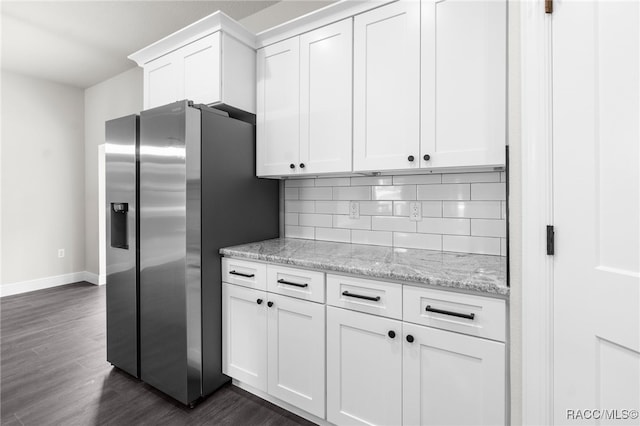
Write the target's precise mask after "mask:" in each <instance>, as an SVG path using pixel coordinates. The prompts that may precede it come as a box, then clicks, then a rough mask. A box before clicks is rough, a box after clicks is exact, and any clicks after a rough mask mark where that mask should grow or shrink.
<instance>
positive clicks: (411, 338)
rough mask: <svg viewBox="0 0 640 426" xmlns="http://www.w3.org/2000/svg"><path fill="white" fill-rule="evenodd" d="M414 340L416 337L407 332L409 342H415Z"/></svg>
mask: <svg viewBox="0 0 640 426" xmlns="http://www.w3.org/2000/svg"><path fill="white" fill-rule="evenodd" d="M413 340H414V339H413V336H412V335H410V334H407V342H409V343H413Z"/></svg>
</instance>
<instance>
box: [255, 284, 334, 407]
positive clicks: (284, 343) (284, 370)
mask: <svg viewBox="0 0 640 426" xmlns="http://www.w3.org/2000/svg"><path fill="white" fill-rule="evenodd" d="M268 299H269V301H268V305H271V306H269V307H268V308H267V310H268V324H269V325H268V327H267V329H268V344H267V346H268V371H269V374H268V377H269V378H268V392H269V394H270V395H273V396H275V397H276V398H279V399H281V400H283V401H285V402H288V403H290V404H292V405H294V406H296V407H298V408H301V409H303V410H305V411H307V412H309V413H311V414H313V415H315V416H318V417H320V418H324V401H325V387H324V378H325V375H324V372H325V368H324V359H325V356H324V348H325V336H324V319H325V312H324V309H325V307H324V305H323V304H319V303H313V302H307V301H304V300H299V299H294V298H292V297H287V296H280V295H277V294H273V293H268Z"/></svg>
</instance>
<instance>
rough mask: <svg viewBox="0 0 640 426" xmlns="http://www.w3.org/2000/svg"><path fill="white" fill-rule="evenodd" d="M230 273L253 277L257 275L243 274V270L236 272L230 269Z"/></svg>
mask: <svg viewBox="0 0 640 426" xmlns="http://www.w3.org/2000/svg"><path fill="white" fill-rule="evenodd" d="M229 273H230V274H231V275H240V276H241V277H245V278H253V277H255V276H256V275H255V274H243V273H242V272H236V271H229Z"/></svg>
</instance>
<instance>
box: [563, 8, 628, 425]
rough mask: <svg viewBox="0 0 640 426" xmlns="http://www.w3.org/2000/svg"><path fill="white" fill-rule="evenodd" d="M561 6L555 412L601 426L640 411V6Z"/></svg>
mask: <svg viewBox="0 0 640 426" xmlns="http://www.w3.org/2000/svg"><path fill="white" fill-rule="evenodd" d="M554 3H555V6H554V9H555V10H554V12H553V16H552V22H553V24H552V25H553V29H552V31H553V167H554V171H553V181H554V182H553V187H554V190H553V192H554V201H553V204H554V213H553V214H554V225H555V231H556V232H555V235H556V249H555V256H554V282H553V288H554V309H553V311H554V314H553V318H554V365H553V370H554V404H553V405H554V417H555V422H556V423H558V424H581V423H582V424H585V423H587V424H596V422H595V421H594V420H593V419H590V420H583V421H580V420H575V418H576V416H578V414H577V413H576V411H577V410H579V409H582V410H589V409H590V410H595V409H599V410H618V413H619V415H620V416H623V414H622V410H625V409H627V410H629V409H635V410H638V409H640V208H639V203H640V175H639V172H638V171H639V170H640V151H639V145H640V131H639V127H640V105H639V104H640V3H639V2H637V1H603V0H594V1H582V2H569V1H558V2H554ZM568 410H573V411H568ZM612 412H613V411H610V412H609V414H605V415H608V416H610V415H612V414H611V413H612ZM572 413H573V414H572ZM614 414H615V413H614ZM612 423H616V424H638V419H627V420H626V421H625V420H620V421H615V420H611V419H609V418H607V417H603V418H602V419H601V420H600V424H612Z"/></svg>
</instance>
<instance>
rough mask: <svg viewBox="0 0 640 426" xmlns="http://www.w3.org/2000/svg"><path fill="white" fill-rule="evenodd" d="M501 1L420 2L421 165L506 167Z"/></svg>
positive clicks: (504, 26) (503, 10)
mask: <svg viewBox="0 0 640 426" xmlns="http://www.w3.org/2000/svg"><path fill="white" fill-rule="evenodd" d="M506 5H507V3H506V1H505V0H497V1H494V0H442V1H437V2H436V1H433V0H423V2H422V86H421V90H422V125H421V127H422V129H421V138H422V141H421V156H420V162H421V165H422V167H466V166H503V165H504V164H505V143H506V132H507V130H506V86H507V79H506V68H507V64H506V58H507V52H506V48H507V39H506V37H507V9H506ZM425 155H429V157H430V159H429V160H428V161H427V160H425Z"/></svg>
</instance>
